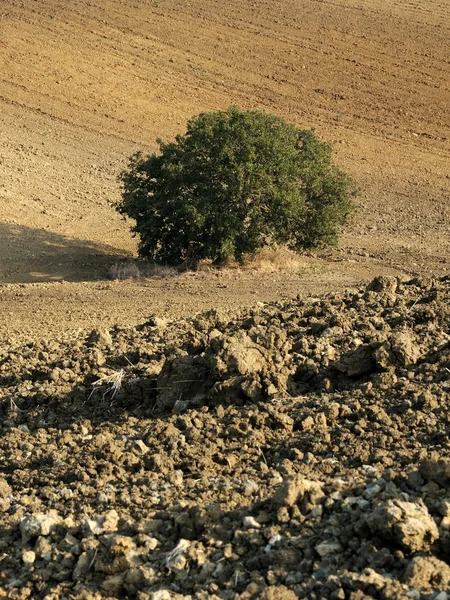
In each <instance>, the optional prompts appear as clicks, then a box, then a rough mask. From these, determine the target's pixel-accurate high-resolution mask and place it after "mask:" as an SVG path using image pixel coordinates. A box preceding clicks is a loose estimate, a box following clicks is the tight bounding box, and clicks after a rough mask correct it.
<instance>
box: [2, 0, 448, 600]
mask: <svg viewBox="0 0 450 600" xmlns="http://www.w3.org/2000/svg"><path fill="white" fill-rule="evenodd" d="M0 30H1V36H0V129H1V135H0V240H1V242H0V312H1V317H2V318H1V319H0V341H1V344H0V597H7V598H18V599H22V598H23V599H26V598H33V599H34V598H37V599H42V600H44V599H45V600H57V599H60V598H67V599H68V600H75V599H76V600H101V599H103V598H137V599H138V600H170V599H177V600H181V599H184V600H188V599H198V600H204V599H205V600H206V598H212V599H215V600H217V599H220V600H250V599H256V598H263V599H267V600H269V599H277V598H279V599H284V598H286V599H287V600H291V599H294V598H308V599H310V598H311V599H317V600H319V599H330V600H362V599H363V598H374V599H375V598H376V599H381V600H390V599H398V600H400V599H403V598H405V597H406V598H412V599H414V600H447V599H448V597H449V596H450V566H449V564H450V561H449V558H448V557H449V556H450V554H449V553H450V536H449V530H450V508H449V507H450V466H449V465H450V447H449V442H448V439H449V436H448V432H449V420H448V415H449V411H450V396H449V389H450V388H449V385H450V384H449V370H450V358H449V343H450V341H449V330H448V322H449V305H450V288H449V281H448V277H441V278H440V277H439V276H442V275H445V274H446V273H447V272H448V269H449V261H450V255H449V246H450V236H449V229H450V218H449V217H450V214H449V213H450V204H449V198H450V175H449V169H448V164H449V151H448V150H449V140H450V90H449V76H450V62H449V57H448V39H449V38H450V6H449V5H448V3H447V2H438V0H421V2H418V1H412V2H408V3H403V2H395V1H394V0H389V1H385V2H382V3H381V2H375V0H364V2H363V1H362V0H350V1H347V0H345V1H344V0H337V1H336V2H329V1H327V0H321V1H317V0H305V1H302V2H297V1H295V0H281V1H279V2H268V1H262V2H251V1H250V0H241V1H240V2H237V0H230V1H229V2H216V1H215V0H190V2H185V1H174V0H157V1H156V0H134V1H131V0H92V1H90V2H87V1H82V0H74V1H72V2H68V3H65V2H57V1H56V0H33V1H32V0H3V1H2V4H1V7H0ZM230 104H237V105H239V106H241V107H243V108H258V109H264V110H268V111H271V112H275V113H277V114H279V115H282V116H284V117H286V118H287V119H288V120H290V121H292V122H294V123H296V124H297V125H299V126H301V127H305V128H307V127H314V128H315V129H316V131H317V133H318V134H319V136H320V137H321V138H323V139H325V140H328V141H330V142H333V143H334V147H335V153H336V160H337V162H338V163H339V164H340V165H341V166H342V167H343V168H345V169H346V170H348V171H349V172H350V174H351V175H352V176H353V178H354V179H355V181H356V183H357V185H358V187H359V188H360V190H361V191H360V195H359V198H358V207H357V211H356V214H355V216H354V218H353V220H352V222H351V223H350V225H349V227H348V228H347V229H346V231H345V233H344V234H343V235H342V237H341V241H340V244H339V247H338V248H336V249H333V250H329V251H326V252H321V253H317V254H314V255H308V256H302V257H300V258H299V259H298V262H297V263H296V264H295V265H292V264H291V265H290V267H288V268H286V269H283V268H278V269H275V270H273V271H272V270H270V269H268V268H267V267H265V268H264V269H256V268H246V269H232V268H229V269H224V270H221V271H214V270H204V271H200V272H197V273H184V274H182V275H179V276H165V277H161V276H158V277H155V276H151V277H148V276H144V277H141V278H137V279H130V280H125V281H111V280H110V279H109V274H110V273H111V267H113V270H114V268H115V266H116V265H125V266H124V269H125V271H126V270H127V266H126V265H127V260H129V259H130V257H131V258H132V257H134V256H135V251H136V245H135V240H133V238H132V237H131V236H130V233H129V223H127V222H125V221H123V220H121V219H120V218H119V216H118V215H117V213H116V212H115V210H114V203H115V202H116V201H117V199H118V197H119V193H120V190H119V187H118V184H117V174H118V173H119V172H120V170H121V169H122V168H123V167H124V165H125V164H126V159H127V157H128V156H129V155H130V154H132V153H133V152H134V151H135V150H137V149H142V150H144V151H153V150H155V142H154V140H155V139H156V137H163V138H164V139H166V140H167V139H171V138H172V137H173V136H174V135H176V134H177V133H180V132H183V131H184V127H185V123H186V120H187V119H188V118H189V117H191V116H192V115H195V114H197V113H199V112H200V111H202V110H209V109H219V108H225V107H227V106H229V105H230ZM140 268H141V269H142V272H143V273H144V275H145V272H146V267H145V266H142V267H140ZM130 272H133V269H132V268H131V267H130ZM379 274H382V275H384V276H386V277H383V278H378V279H376V280H374V281H373V282H372V283H371V284H370V285H369V286H368V287H366V286H365V283H367V282H368V281H369V280H371V279H372V277H373V276H374V275H379ZM416 275H418V276H420V277H419V278H417V279H414V280H411V281H409V279H410V277H411V276H416ZM393 276H394V277H393ZM338 292H339V293H338ZM274 301H276V302H277V303H275V304H274V303H273V302H274ZM268 303H269V304H268ZM211 309H214V310H213V311H211ZM200 311H203V312H202V314H200ZM205 311H206V312H205ZM136 323H140V325H137V326H136ZM91 330H92V331H91ZM89 332H90V333H89Z"/></svg>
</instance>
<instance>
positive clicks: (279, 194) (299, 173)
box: [117, 107, 352, 267]
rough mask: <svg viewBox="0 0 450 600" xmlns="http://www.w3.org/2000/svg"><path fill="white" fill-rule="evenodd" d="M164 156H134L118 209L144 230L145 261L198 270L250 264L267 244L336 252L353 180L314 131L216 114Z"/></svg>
mask: <svg viewBox="0 0 450 600" xmlns="http://www.w3.org/2000/svg"><path fill="white" fill-rule="evenodd" d="M157 141H158V144H159V148H160V153H159V154H151V155H149V156H143V155H142V154H141V153H137V154H134V155H133V156H132V157H131V158H130V162H129V165H128V168H127V169H126V170H125V171H124V172H122V173H121V175H120V180H121V182H122V185H123V193H122V199H121V201H120V202H119V204H118V205H117V210H118V211H119V212H120V213H121V214H123V215H127V216H129V217H131V218H132V219H134V220H135V221H136V225H135V226H134V227H133V228H132V230H133V232H134V233H135V234H137V235H138V236H139V238H140V242H139V254H140V256H142V257H144V258H148V259H151V260H152V261H155V262H158V263H165V264H170V265H179V264H184V265H185V266H187V267H195V266H196V265H197V264H198V262H199V261H200V260H202V259H211V260H212V261H214V262H216V263H219V262H221V261H224V260H225V259H227V258H232V257H234V258H235V259H237V260H238V261H242V260H244V257H245V256H246V255H249V254H250V255H251V254H253V253H254V252H255V251H257V250H258V249H260V248H262V247H263V246H265V245H267V244H274V243H275V244H285V245H287V246H288V247H289V248H291V249H293V250H300V249H307V248H314V247H319V246H324V245H327V244H334V243H336V241H337V235H338V232H339V229H340V227H341V226H342V224H343V223H344V222H345V220H346V217H347V215H348V214H349V212H350V210H351V206H352V204H351V200H350V196H351V185H352V184H351V180H350V179H349V177H348V176H347V175H346V174H345V173H343V172H342V171H341V170H340V169H338V168H337V167H336V166H335V165H334V163H333V162H332V159H331V147H330V146H329V145H328V144H325V143H323V142H321V141H320V140H319V139H318V138H317V137H316V135H315V134H314V132H313V131H310V130H300V129H298V128H297V127H295V126H294V125H290V124H289V123H287V122H286V121H285V120H284V119H282V118H280V117H277V116H274V115H270V114H266V113H263V112H260V111H256V110H252V111H241V110H239V109H238V108H236V107H231V108H229V109H228V110H225V111H218V112H207V113H202V114H200V115H199V116H197V117H195V118H193V119H192V120H190V121H189V122H188V126H187V131H186V133H185V134H184V135H179V136H177V137H176V139H175V142H173V143H168V144H166V143H164V142H162V141H161V140H157Z"/></svg>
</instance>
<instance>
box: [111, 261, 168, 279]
mask: <svg viewBox="0 0 450 600" xmlns="http://www.w3.org/2000/svg"><path fill="white" fill-rule="evenodd" d="M176 275H178V271H177V269H175V268H173V267H168V266H166V265H155V264H153V263H146V262H145V261H137V260H127V261H125V262H117V263H114V264H113V265H112V266H111V267H110V268H109V271H108V276H109V277H110V279H114V280H124V279H145V278H149V279H167V278H169V277H175V276H176Z"/></svg>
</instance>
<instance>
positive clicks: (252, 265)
mask: <svg viewBox="0 0 450 600" xmlns="http://www.w3.org/2000/svg"><path fill="white" fill-rule="evenodd" d="M304 266H305V261H304V260H303V259H302V257H301V256H299V255H298V254H296V253H295V252H292V250H288V248H283V247H281V246H280V247H274V248H270V247H267V248H263V249H262V250H260V251H259V252H258V253H257V254H255V256H254V257H252V258H250V259H249V261H248V262H247V264H246V268H247V269H252V270H256V271H265V272H270V273H273V272H278V271H283V272H297V271H299V270H300V269H301V268H302V267H304Z"/></svg>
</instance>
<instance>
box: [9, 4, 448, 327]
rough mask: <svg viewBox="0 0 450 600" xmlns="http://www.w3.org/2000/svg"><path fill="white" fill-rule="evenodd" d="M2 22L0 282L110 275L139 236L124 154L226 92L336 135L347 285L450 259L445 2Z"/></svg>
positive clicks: (21, 8)
mask: <svg viewBox="0 0 450 600" xmlns="http://www.w3.org/2000/svg"><path fill="white" fill-rule="evenodd" d="M0 19H1V21H0V27H1V37H0V127H1V132H2V135H1V136H0V155H1V169H0V239H1V245H0V280H1V281H6V282H17V283H21V282H39V281H52V280H62V279H65V280H66V281H74V282H76V281H86V280H92V279H98V278H104V277H105V276H106V274H107V271H108V267H109V265H110V264H111V263H113V262H114V261H115V260H117V258H120V257H123V256H127V255H130V254H132V253H133V252H134V251H135V240H133V239H132V238H131V236H130V234H129V227H128V224H127V223H126V222H124V221H122V220H121V219H120V218H119V216H118V215H117V214H116V213H115V211H114V210H113V207H112V205H113V203H114V201H115V200H116V199H117V197H118V193H119V188H118V184H117V180H116V177H117V174H118V172H119V171H120V170H121V168H123V166H124V164H125V162H126V158H127V156H129V155H130V154H131V153H132V152H133V151H135V150H136V149H138V148H141V149H144V150H149V151H150V150H153V149H154V148H155V145H154V141H155V139H156V137H158V136H159V137H162V138H164V139H169V138H171V137H172V136H174V135H175V134H176V133H178V132H183V131H184V127H185V122H186V120H187V119H188V118H189V117H190V116H192V115H194V114H196V113H198V112H200V111H202V110H209V109H218V108H225V107H226V106H228V105H230V104H237V105H240V106H241V107H243V108H259V109H264V110H268V111H273V112H275V113H277V114H280V115H282V116H284V117H286V118H287V119H289V120H291V121H292V122H294V123H296V124H298V125H300V126H302V127H314V128H315V129H316V130H317V132H318V134H319V135H320V136H321V137H322V138H324V139H326V140H329V141H331V142H334V144H335V150H336V159H337V160H338V162H339V163H340V164H341V165H342V166H343V167H344V168H346V169H347V170H348V171H349V172H350V173H351V174H352V175H353V177H354V178H355V180H356V182H357V184H358V186H359V188H360V189H361V194H360V198H359V207H358V213H357V215H356V216H355V219H354V223H353V224H352V225H351V226H350V228H349V229H348V231H347V233H346V234H345V235H344V236H343V238H342V243H341V247H340V248H339V250H338V251H337V252H336V253H335V254H334V259H335V260H338V261H339V262H337V263H336V262H335V263H332V265H333V272H334V273H342V282H345V283H347V282H348V281H347V275H346V274H349V273H350V275H349V276H350V279H351V280H353V281H358V280H360V279H368V278H369V277H370V276H371V274H372V273H378V272H395V273H400V274H401V273H404V272H406V273H415V272H418V273H430V272H431V273H436V274H442V273H443V272H446V271H447V270H448V256H449V252H448V250H449V238H450V236H449V210H450V208H449V206H450V205H449V197H450V193H449V186H450V180H449V172H448V159H449V156H448V149H449V140H450V102H449V100H450V90H449V75H450V63H449V56H448V39H449V37H450V7H449V5H448V3H446V2H438V1H437V0H424V1H421V2H419V1H417V2H410V3H408V4H404V3H401V2H394V1H389V2H383V3H379V2H375V1H371V0H351V1H350V2H348V1H346V0H345V1H344V0H337V1H336V2H328V1H317V0H305V1H304V2H301V3H299V2H296V1H295V0H290V1H289V0H281V1H280V2H276V3H273V2H268V1H267V2H251V1H250V0H244V1H241V0H240V1H239V2H238V1H237V0H236V1H235V0H231V1H230V2H218V1H217V2H216V1H213V0H193V1H191V2H189V3H186V2H184V1H183V2H182V1H181V0H180V1H178V2H176V1H173V0H158V1H150V0H145V1H144V0H134V1H131V0H121V1H118V0H93V1H90V2H86V1H84V0H75V1H73V2H70V3H62V2H59V1H57V0H33V1H32V0H24V1H19V0H3V2H2V7H1V13H0ZM355 264H356V266H357V268H355ZM359 267H361V268H360V269H359ZM327 268H328V266H327V263H326V262H325V263H324V262H320V265H319V268H318V269H316V272H317V271H319V272H323V270H324V269H325V270H326V269H327ZM302 276H303V280H305V281H307V282H308V283H311V284H312V285H314V272H312V271H311V269H306V270H305V272H303V274H302ZM335 279H336V280H337V283H338V286H339V277H335ZM205 285H207V283H206V284H205ZM333 285H334V284H333ZM86 289H87V288H86V286H84V287H81V288H76V294H78V295H81V296H83V294H84V290H86ZM28 292H29V299H30V300H29V301H30V303H31V305H32V306H35V305H36V303H39V300H38V298H39V294H38V293H37V292H36V290H35V288H29V289H28ZM211 293H212V295H214V286H212V287H211ZM207 295H208V294H207ZM262 299H264V298H262ZM149 301H150V300H149ZM5 302H9V296H8V294H6V296H5ZM212 303H214V301H212ZM54 304H55V306H56V305H57V304H58V302H55V303H54ZM112 304H117V305H118V306H119V305H120V300H119V301H118V303H117V302H113V303H112ZM89 306H90V307H91V312H95V311H96V310H97V308H98V306H97V305H96V304H95V302H94V304H90V305H89ZM131 311H132V312H133V309H132V307H131ZM133 314H134V313H133ZM55 318H57V317H55ZM58 318H59V317H58ZM118 318H119V320H120V319H121V318H122V317H118ZM64 319H65V317H64V316H61V323H62V322H63V321H64Z"/></svg>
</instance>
